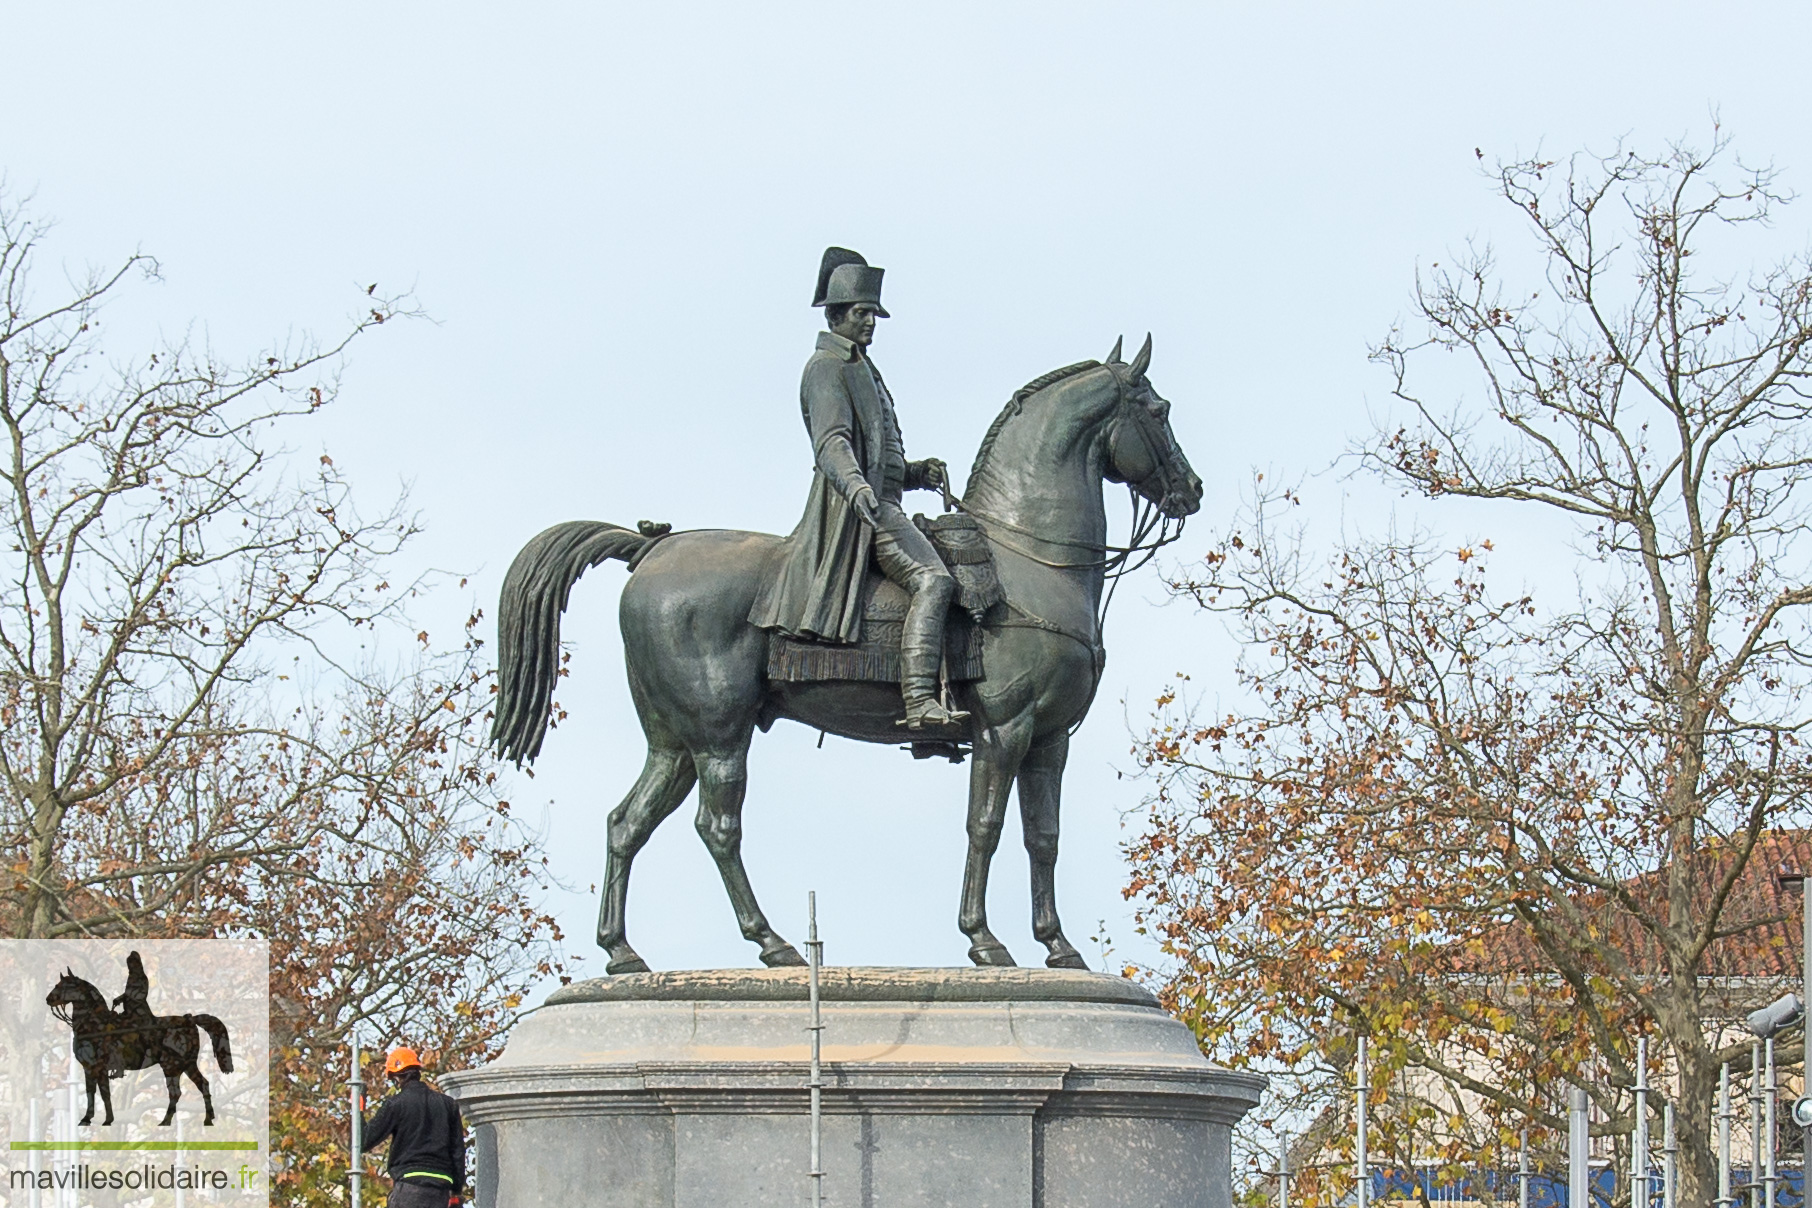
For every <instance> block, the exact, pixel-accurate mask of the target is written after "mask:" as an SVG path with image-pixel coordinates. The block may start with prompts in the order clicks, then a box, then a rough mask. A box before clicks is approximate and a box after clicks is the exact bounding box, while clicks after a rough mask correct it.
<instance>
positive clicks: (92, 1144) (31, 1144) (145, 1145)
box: [12, 1141, 258, 1152]
mask: <svg viewBox="0 0 1812 1208" xmlns="http://www.w3.org/2000/svg"><path fill="white" fill-rule="evenodd" d="M12 1147H13V1150H14V1152H17V1151H19V1150H22V1149H95V1150H110V1151H119V1150H126V1149H139V1150H158V1151H161V1152H168V1151H171V1150H178V1151H180V1150H184V1149H251V1150H256V1149H257V1148H258V1142H256V1141H14V1142H13V1143H12Z"/></svg>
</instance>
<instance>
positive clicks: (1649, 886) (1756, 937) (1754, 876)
mask: <svg viewBox="0 0 1812 1208" xmlns="http://www.w3.org/2000/svg"><path fill="white" fill-rule="evenodd" d="M1738 854H1739V849H1738V848H1737V847H1735V846H1734V845H1729V844H1724V843H1721V842H1720V843H1707V844H1705V845H1704V846H1703V847H1701V848H1700V849H1699V851H1698V852H1697V853H1695V855H1694V867H1693V869H1692V875H1691V878H1690V883H1691V888H1692V893H1691V901H1690V905H1689V908H1688V909H1689V915H1690V919H1689V922H1690V923H1691V924H1692V925H1697V924H1699V923H1701V922H1702V921H1703V919H1704V918H1705V914H1706V912H1707V911H1708V910H1709V909H1710V908H1711V903H1712V895H1713V894H1714V893H1715V892H1716V889H1717V887H1718V886H1719V885H1720V884H1721V883H1722V881H1723V879H1724V877H1725V876H1726V875H1727V873H1728V870H1729V868H1730V866H1731V862H1732V861H1733V860H1735V859H1736V858H1737V856H1738ZM1782 871H1793V872H1799V871H1805V872H1808V873H1812V831H1803V830H1800V831H1775V832H1768V833H1765V834H1763V835H1762V836H1761V837H1760V838H1759V839H1758V840H1757V842H1756V846H1755V849H1754V850H1753V851H1752V852H1751V853H1750V855H1749V859H1748V862H1747V863H1746V864H1745V865H1744V867H1743V870H1742V873H1741V874H1740V875H1739V876H1738V878H1737V881H1736V884H1735V885H1734V886H1732V888H1731V891H1730V897H1729V899H1728V900H1727V901H1726V902H1725V903H1724V908H1723V912H1722V915H1721V917H1720V919H1719V927H1718V929H1719V931H1720V932H1722V933H1724V934H1723V935H1722V936H1721V937H1720V938H1719V939H1716V940H1713V941H1712V944H1711V947H1710V948H1709V949H1707V951H1706V953H1705V957H1704V960H1703V962H1702V964H1701V967H1700V975H1701V976H1703V977H1729V978H1789V977H1792V978H1797V977H1799V976H1801V963H1802V959H1801V958H1802V952H1803V943H1802V938H1803V937H1802V932H1801V928H1802V925H1803V924H1802V919H1803V912H1802V906H1803V902H1804V898H1803V896H1802V894H1801V891H1800V890H1799V889H1798V887H1797V886H1796V887H1795V888H1793V889H1791V890H1786V889H1783V888H1782V887H1781V884H1780V879H1779V876H1780V873H1781V872H1782ZM1666 873H1667V868H1666V867H1665V866H1664V867H1663V868H1660V869H1657V870H1655V871H1653V872H1648V873H1643V874H1640V875H1638V876H1635V877H1631V878H1630V879H1628V880H1626V881H1624V882H1623V885H1624V887H1625V889H1626V890H1627V891H1628V892H1629V894H1630V895H1631V896H1632V897H1635V898H1636V899H1637V900H1638V901H1639V902H1640V903H1642V914H1643V915H1644V916H1647V917H1655V916H1662V917H1664V916H1665V893H1666V887H1667V880H1668V878H1667V876H1666ZM1573 900H1574V901H1575V902H1576V903H1578V905H1579V906H1580V908H1581V909H1582V910H1583V911H1584V912H1585V913H1586V914H1587V915H1588V916H1589V917H1592V918H1593V920H1594V922H1595V923H1596V924H1597V925H1598V927H1599V928H1601V929H1602V933H1603V934H1606V935H1608V936H1609V937H1610V938H1611V942H1612V944H1613V945H1614V946H1615V947H1616V948H1617V950H1618V951H1620V952H1622V953H1623V954H1624V956H1625V959H1627V960H1628V961H1629V962H1630V963H1631V965H1632V966H1634V968H1635V970H1636V971H1637V972H1638V973H1642V974H1654V973H1662V972H1665V971H1666V964H1665V961H1664V960H1663V957H1662V949H1661V946H1660V944H1659V943H1658V942H1657V941H1656V939H1655V937H1654V936H1653V935H1651V934H1650V932H1649V931H1648V929H1647V928H1645V927H1644V926H1642V925H1641V923H1639V922H1638V921H1637V918H1636V916H1635V915H1634V914H1632V913H1631V912H1630V911H1629V910H1628V909H1627V908H1625V907H1624V906H1623V905H1622V904H1621V903H1618V902H1616V901H1614V900H1613V898H1612V897H1611V895H1609V894H1603V893H1592V894H1581V895H1578V896H1576V897H1575V898H1574V899H1573ZM1456 949H1457V950H1456V956H1455V960H1454V969H1455V972H1459V973H1479V974H1523V973H1530V974H1533V973H1540V972H1543V971H1546V970H1550V969H1552V967H1553V965H1552V962H1551V961H1550V960H1549V959H1548V958H1547V957H1546V956H1544V955H1543V954H1542V952H1541V950H1540V948H1539V947H1538V946H1537V945H1536V942H1535V937H1534V935H1533V933H1532V932H1531V930H1530V928H1529V927H1528V926H1527V925H1526V924H1523V923H1520V922H1519V923H1509V924H1504V925H1502V926H1500V927H1497V928H1494V929H1492V930H1490V931H1487V932H1485V933H1484V934H1483V935H1480V936H1478V937H1476V939H1473V940H1471V941H1467V942H1463V943H1462V944H1460V945H1457V946H1456Z"/></svg>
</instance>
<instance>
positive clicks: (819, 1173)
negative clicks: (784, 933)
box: [805, 890, 824, 1208]
mask: <svg viewBox="0 0 1812 1208" xmlns="http://www.w3.org/2000/svg"><path fill="white" fill-rule="evenodd" d="M805 901H806V914H807V918H808V921H809V923H810V929H809V930H808V932H807V935H806V941H805V950H806V953H807V954H808V955H809V956H810V957H811V958H812V959H811V969H810V971H809V973H808V976H809V978H810V983H809V988H810V991H811V999H812V1026H811V1028H810V1031H811V1034H812V1080H811V1082H810V1083H809V1085H810V1087H811V1092H812V1170H811V1179H812V1208H819V1206H820V1205H822V1204H823V1203H824V1165H823V1163H822V1162H821V1161H820V1158H821V1156H822V1154H823V1144H824V1071H823V1068H822V1067H821V1066H820V1065H819V1057H820V1055H821V1054H820V1048H821V1041H822V1040H823V1038H824V1022H823V1020H822V1019H821V1018H820V1016H819V1014H818V967H819V966H820V965H821V964H823V962H824V944H823V943H822V942H821V941H820V940H819V939H818V893H817V891H816V890H813V891H811V892H810V893H808V894H807V895H806V899H805Z"/></svg>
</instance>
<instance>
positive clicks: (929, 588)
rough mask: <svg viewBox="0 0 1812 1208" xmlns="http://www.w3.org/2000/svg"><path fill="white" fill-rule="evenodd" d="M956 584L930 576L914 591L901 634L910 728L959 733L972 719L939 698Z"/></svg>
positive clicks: (902, 688)
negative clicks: (947, 620) (939, 674)
mask: <svg viewBox="0 0 1812 1208" xmlns="http://www.w3.org/2000/svg"><path fill="white" fill-rule="evenodd" d="M955 589H956V585H955V583H953V582H952V581H951V579H950V577H949V576H948V575H938V576H936V577H930V576H927V581H925V582H922V583H920V585H919V588H918V590H917V591H914V592H913V593H912V603H911V604H910V605H908V606H907V608H906V622H905V624H904V625H902V626H901V630H902V633H901V635H900V696H901V698H902V699H903V700H904V701H905V703H906V716H905V718H904V719H902V720H901V721H900V722H899V724H900V725H902V726H905V727H906V728H907V729H908V730H931V731H944V732H946V733H952V732H957V731H960V730H962V729H964V727H963V723H964V722H966V721H968V720H969V714H968V713H967V712H966V711H964V710H962V709H946V708H945V707H944V706H943V704H942V703H941V702H940V701H939V700H938V698H937V672H938V666H939V665H940V664H941V663H942V662H943V658H944V617H945V615H946V614H947V613H948V612H949V609H950V596H951V594H952V593H953V592H954V591H955Z"/></svg>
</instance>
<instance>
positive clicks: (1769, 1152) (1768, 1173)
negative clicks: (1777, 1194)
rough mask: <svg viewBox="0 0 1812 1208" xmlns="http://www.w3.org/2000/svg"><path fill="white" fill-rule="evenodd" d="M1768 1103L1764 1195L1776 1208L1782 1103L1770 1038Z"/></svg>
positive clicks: (1769, 1205)
mask: <svg viewBox="0 0 1812 1208" xmlns="http://www.w3.org/2000/svg"><path fill="white" fill-rule="evenodd" d="M1767 1060H1768V1103H1767V1114H1766V1120H1767V1124H1766V1128H1767V1130H1768V1131H1767V1133H1766V1134H1765V1135H1766V1138H1767V1139H1766V1143H1765V1145H1764V1147H1763V1150H1762V1152H1763V1153H1764V1154H1765V1155H1766V1157H1767V1164H1766V1165H1764V1166H1763V1167H1762V1195H1763V1203H1764V1204H1765V1205H1766V1206H1767V1208H1774V1191H1775V1188H1776V1187H1777V1186H1779V1180H1778V1178H1777V1176H1776V1172H1775V1169H1774V1112H1775V1105H1776V1104H1777V1103H1779V1102H1780V1089H1781V1087H1780V1081H1779V1080H1778V1079H1776V1078H1775V1076H1774V1037H1772V1036H1770V1037H1769V1038H1768V1058H1767Z"/></svg>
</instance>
